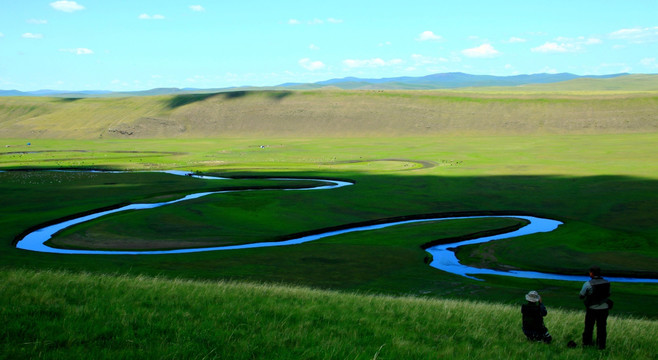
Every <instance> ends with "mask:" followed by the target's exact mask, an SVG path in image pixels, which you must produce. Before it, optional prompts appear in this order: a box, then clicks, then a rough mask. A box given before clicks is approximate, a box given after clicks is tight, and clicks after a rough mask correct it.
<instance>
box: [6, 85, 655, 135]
mask: <svg viewBox="0 0 658 360" xmlns="http://www.w3.org/2000/svg"><path fill="white" fill-rule="evenodd" d="M657 107H658V95H656V93H655V92H648V93H625V92H607V93H596V92H592V93H589V94H587V93H585V94H577V93H574V94H568V95H564V93H562V94H558V95H556V94H543V93H537V92H520V93H519V92H506V93H504V94H497V93H496V92H495V91H490V92H488V93H487V92H479V93H473V92H468V91H463V92H459V91H342V90H335V91H265V92H233V93H219V94H193V95H176V96H150V97H130V98H85V99H52V98H21V97H4V98H0V138H8V137H14V138H16V137H20V138H68V139H81V138H86V139H98V138H161V137H169V138H171V137H187V138H190V137H192V138H200V137H220V136H273V137H296V136H298V135H299V134H303V136H307V137H308V136H375V135H376V136H382V135H388V136H416V135H428V134H434V135H455V134H497V135H513V134H531V133H534V134H538V133H539V134H551V133H554V134H578V133H629V132H630V133H633V132H646V131H656V130H657V129H658V125H657V124H658V121H657V120H658V117H657V116H658V115H656V111H655V109H656V108H657Z"/></svg>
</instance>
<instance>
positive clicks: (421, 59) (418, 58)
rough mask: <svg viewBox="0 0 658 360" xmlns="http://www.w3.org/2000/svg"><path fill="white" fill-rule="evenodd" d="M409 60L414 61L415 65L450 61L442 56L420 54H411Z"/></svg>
mask: <svg viewBox="0 0 658 360" xmlns="http://www.w3.org/2000/svg"><path fill="white" fill-rule="evenodd" d="M411 60H413V61H414V62H415V63H416V65H432V64H440V63H446V62H449V61H450V60H448V59H446V58H444V57H438V58H437V57H431V56H425V55H420V54H412V55H411Z"/></svg>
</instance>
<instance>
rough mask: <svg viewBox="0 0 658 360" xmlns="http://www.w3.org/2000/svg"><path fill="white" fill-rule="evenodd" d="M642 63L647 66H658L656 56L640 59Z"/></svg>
mask: <svg viewBox="0 0 658 360" xmlns="http://www.w3.org/2000/svg"><path fill="white" fill-rule="evenodd" d="M640 64H642V65H644V66H646V67H651V68H658V63H656V58H655V57H653V58H644V59H642V60H640Z"/></svg>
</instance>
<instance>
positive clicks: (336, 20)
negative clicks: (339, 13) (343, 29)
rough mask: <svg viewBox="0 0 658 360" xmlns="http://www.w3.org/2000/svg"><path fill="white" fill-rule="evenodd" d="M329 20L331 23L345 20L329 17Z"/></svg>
mask: <svg viewBox="0 0 658 360" xmlns="http://www.w3.org/2000/svg"><path fill="white" fill-rule="evenodd" d="M327 22H329V23H331V24H340V23H342V22H343V20H340V19H334V18H329V19H327Z"/></svg>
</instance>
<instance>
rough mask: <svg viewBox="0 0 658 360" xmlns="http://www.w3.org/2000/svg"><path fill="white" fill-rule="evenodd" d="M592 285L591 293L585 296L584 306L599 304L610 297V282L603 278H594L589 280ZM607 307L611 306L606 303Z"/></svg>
mask: <svg viewBox="0 0 658 360" xmlns="http://www.w3.org/2000/svg"><path fill="white" fill-rule="evenodd" d="M589 284H590V285H591V286H592V293H591V294H589V295H587V297H586V298H585V306H587V307H590V306H592V305H599V304H603V303H604V302H607V301H608V300H609V299H608V298H609V297H610V282H609V281H608V280H606V279H603V278H594V279H592V280H590V281H589ZM608 307H609V308H612V306H610V304H608Z"/></svg>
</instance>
